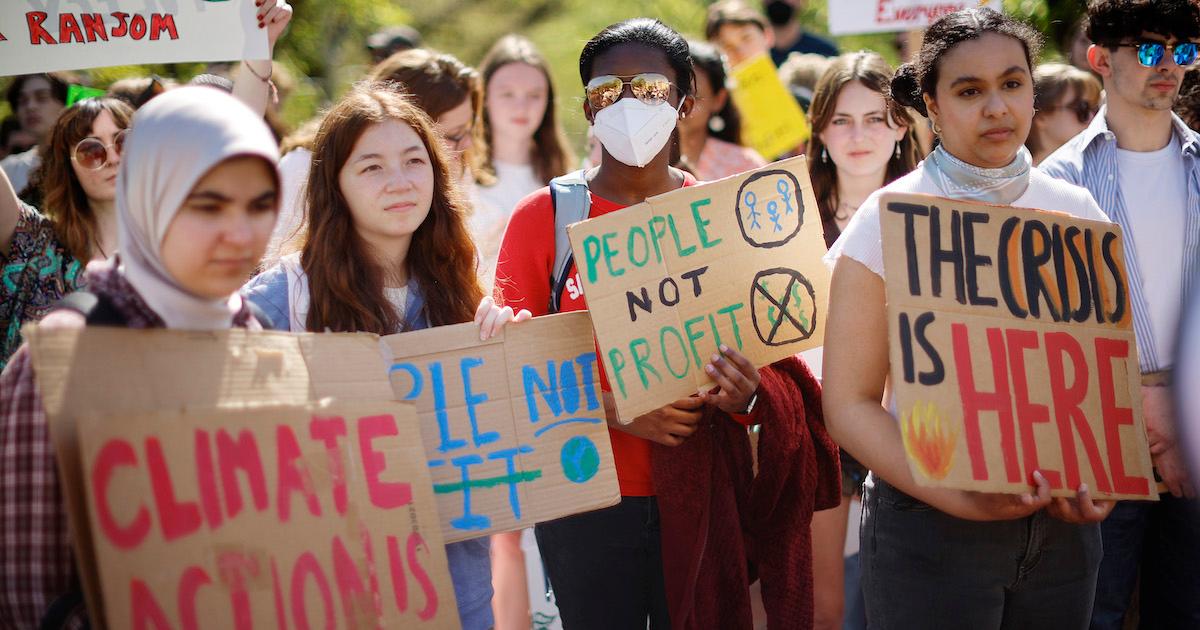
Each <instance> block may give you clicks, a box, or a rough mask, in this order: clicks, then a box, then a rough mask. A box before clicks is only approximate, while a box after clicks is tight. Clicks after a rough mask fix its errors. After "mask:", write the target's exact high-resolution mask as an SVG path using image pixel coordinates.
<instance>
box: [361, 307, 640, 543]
mask: <svg viewBox="0 0 1200 630" xmlns="http://www.w3.org/2000/svg"><path fill="white" fill-rule="evenodd" d="M591 333H592V329H591V323H590V319H589V317H588V315H587V313H566V314H561V315H551V316H548V317H539V318H536V319H534V320H532V321H530V322H526V323H523V324H521V325H519V326H511V327H507V328H505V329H504V331H503V332H502V333H501V334H500V335H498V336H496V337H493V338H492V339H490V340H488V341H483V342H481V341H479V327H478V326H476V325H474V324H461V325H458V326H441V327H438V328H431V329H428V330H422V331H417V332H411V333H404V334H399V335H391V336H388V337H384V338H383V341H384V343H385V345H386V348H387V351H388V352H390V355H389V358H388V365H390V366H391V367H390V371H389V373H390V378H391V384H392V388H393V391H394V394H395V396H396V398H397V399H400V400H408V401H412V402H414V403H416V405H417V409H418V411H419V413H420V415H421V422H422V435H423V437H424V440H425V450H426V454H427V456H428V460H429V466H430V474H431V475H432V476H433V484H434V485H433V488H434V493H435V494H436V496H437V501H438V512H439V513H440V514H441V518H442V533H443V536H444V537H445V539H446V540H447V541H450V542H452V541H456V540H462V539H466V538H474V537H477V536H480V535H483V534H490V533H496V532H501V531H506V530H512V529H519V528H523V527H529V526H531V525H533V524H534V523H537V522H540V521H546V520H551V519H554V518H558V517H562V516H567V515H569V514H575V513H578V512H584V511H588V510H594V509H598V508H602V507H607V506H610V505H615V504H616V503H617V502H619V501H620V500H621V496H620V490H619V488H618V486H617V477H616V469H615V468H614V464H613V456H612V447H611V446H610V444H609V438H608V424H607V423H606V421H605V415H604V404H603V399H602V397H601V392H600V387H599V376H598V373H597V371H596V347H595V345H594V343H593V339H592V334H591Z"/></svg>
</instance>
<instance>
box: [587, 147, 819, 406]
mask: <svg viewBox="0 0 1200 630" xmlns="http://www.w3.org/2000/svg"><path fill="white" fill-rule="evenodd" d="M568 231H569V233H570V237H571V246H572V248H573V250H574V252H575V260H576V263H577V265H578V266H579V271H580V274H579V275H580V277H581V279H582V281H583V286H584V292H585V294H586V295H587V301H588V308H589V310H590V312H591V314H592V325H593V327H594V328H595V331H596V339H597V341H598V342H599V346H600V357H601V359H602V363H603V366H604V369H605V372H606V374H607V376H608V382H609V383H610V384H611V385H612V388H613V396H614V398H615V400H616V404H617V410H618V414H619V416H620V418H621V420H622V421H623V422H629V421H631V420H632V419H633V418H635V417H637V416H638V415H640V414H643V413H645V412H647V411H651V410H653V409H656V408H658V407H661V406H663V405H665V404H668V403H670V402H672V401H674V400H677V399H679V398H682V397H685V396H688V395H691V394H693V393H695V392H696V391H697V390H700V389H705V388H710V387H712V386H713V381H712V380H711V379H710V378H709V377H708V374H707V373H706V372H705V371H704V365H705V364H706V363H708V361H709V359H710V357H712V355H713V354H714V353H716V352H717V348H718V346H720V345H726V346H729V347H730V348H736V349H737V350H739V351H740V352H741V353H742V354H744V355H746V357H747V358H749V359H750V361H751V362H753V363H754V364H755V365H756V366H760V367H761V366H763V365H766V364H769V363H771V362H773V361H777V360H779V359H782V358H784V357H786V356H789V355H792V354H795V353H797V352H800V351H802V350H807V349H809V348H813V347H816V346H819V345H821V343H822V338H823V337H824V317H825V304H826V301H827V295H828V292H829V272H828V270H827V269H826V267H825V265H824V263H822V261H821V257H822V255H823V254H824V253H825V241H824V237H823V235H822V230H821V219H820V216H819V214H818V212H817V203H816V200H815V198H814V197H813V193H812V185H811V184H810V183H809V181H808V167H807V163H806V162H805V160H804V158H803V157H799V158H793V159H790V160H786V161H782V162H778V163H775V164H771V165H768V166H766V167H763V168H761V169H758V170H756V171H750V172H747V173H742V174H740V175H735V176H733V177H729V178H726V179H723V180H720V181H716V182H712V183H708V184H703V185H699V186H689V187H686V188H682V189H679V190H676V191H673V192H670V193H667V194H665V195H660V196H658V197H653V198H650V199H648V200H646V201H645V202H643V203H640V204H638V205H636V206H630V207H629V208H625V209H624V210H620V211H617V212H614V213H611V214H607V215H604V216H602V217H598V218H595V219H591V220H589V221H584V222H582V223H577V224H575V225H573V226H571V227H570V228H569V229H568Z"/></svg>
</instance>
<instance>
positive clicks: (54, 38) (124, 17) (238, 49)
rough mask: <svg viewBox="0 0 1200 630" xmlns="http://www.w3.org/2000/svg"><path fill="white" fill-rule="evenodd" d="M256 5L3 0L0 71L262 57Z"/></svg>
mask: <svg viewBox="0 0 1200 630" xmlns="http://www.w3.org/2000/svg"><path fill="white" fill-rule="evenodd" d="M255 11H256V7H255V6H254V3H253V2H251V1H249V0H136V1H135V0H103V1H99V0H97V1H94V2H89V1H86V0H77V1H74V2H57V1H55V2H46V1H45V0H4V2H2V3H0V76H6V75H16V74H29V73H33V72H52V71H55V70H76V69H80V68H99V67H104V66H117V65H130V64H145V63H175V62H184V61H229V60H234V59H267V58H269V57H270V54H269V53H268V51H267V34H266V31H265V30H263V29H260V28H258V23H257V20H256V19H255Z"/></svg>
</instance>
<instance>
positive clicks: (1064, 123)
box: [1025, 63, 1101, 166]
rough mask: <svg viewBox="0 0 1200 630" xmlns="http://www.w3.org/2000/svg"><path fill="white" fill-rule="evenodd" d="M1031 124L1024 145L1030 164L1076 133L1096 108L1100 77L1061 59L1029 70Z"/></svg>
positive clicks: (1087, 121) (1088, 120)
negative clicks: (1031, 77)
mask: <svg viewBox="0 0 1200 630" xmlns="http://www.w3.org/2000/svg"><path fill="white" fill-rule="evenodd" d="M1033 89H1034V97H1033V109H1034V114H1033V128H1032V129H1030V130H1029V139H1028V140H1026V141H1025V146H1026V147H1027V148H1028V149H1029V152H1030V153H1031V154H1033V165H1034V166H1037V165H1039V164H1041V163H1042V161H1044V160H1045V159H1046V158H1047V157H1050V154H1051V153H1054V151H1055V150H1056V149H1058V147H1061V146H1062V145H1064V144H1066V142H1067V140H1070V139H1071V138H1074V137H1075V136H1077V135H1079V133H1080V132H1082V131H1083V130H1084V129H1087V126H1088V124H1090V123H1091V122H1092V118H1094V117H1095V116H1096V112H1097V111H1098V110H1099V109H1100V90H1101V87H1100V81H1099V80H1097V79H1096V77H1095V76H1094V75H1093V74H1092V73H1090V72H1084V71H1083V70H1080V69H1079V68H1076V67H1075V66H1069V65H1067V64H1065V63H1044V64H1042V65H1040V66H1038V67H1037V69H1036V70H1034V71H1033Z"/></svg>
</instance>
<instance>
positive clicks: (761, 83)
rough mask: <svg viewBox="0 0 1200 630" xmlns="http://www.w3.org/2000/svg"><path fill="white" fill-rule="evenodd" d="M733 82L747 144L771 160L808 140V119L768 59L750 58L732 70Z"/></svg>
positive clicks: (743, 137) (744, 140)
mask: <svg viewBox="0 0 1200 630" xmlns="http://www.w3.org/2000/svg"><path fill="white" fill-rule="evenodd" d="M733 79H734V81H735V84H734V87H733V102H734V104H735V105H737V108H738V113H740V114H741V116H742V139H743V142H745V144H746V145H748V146H750V147H752V148H753V149H754V150H755V151H758V152H759V153H760V154H761V155H762V156H763V157H765V158H767V159H768V160H773V159H776V158H779V157H782V156H783V155H784V154H786V153H789V152H791V151H792V150H793V149H795V148H796V147H798V146H800V145H801V144H803V143H805V142H807V141H808V136H809V135H811V131H810V130H809V128H808V119H807V118H805V117H804V111H803V110H801V109H800V104H799V103H797V102H796V99H794V98H792V95H791V93H790V92H788V90H787V88H786V87H785V86H784V85H783V81H780V80H779V74H778V73H777V72H776V70H775V64H774V63H772V62H771V58H770V57H768V56H767V55H765V54H762V55H758V56H755V57H751V58H750V60H748V61H746V62H745V63H743V64H741V65H739V66H738V67H736V68H734V69H733Z"/></svg>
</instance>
